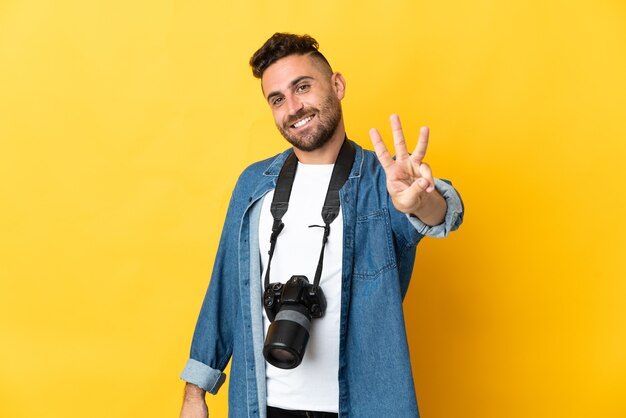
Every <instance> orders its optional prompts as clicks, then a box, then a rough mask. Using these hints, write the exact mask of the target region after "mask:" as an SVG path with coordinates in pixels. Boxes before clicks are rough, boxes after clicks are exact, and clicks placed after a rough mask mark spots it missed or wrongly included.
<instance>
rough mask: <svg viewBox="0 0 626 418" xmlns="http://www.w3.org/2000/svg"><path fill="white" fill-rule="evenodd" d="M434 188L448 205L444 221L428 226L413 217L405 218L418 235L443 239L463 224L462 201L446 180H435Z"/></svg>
mask: <svg viewBox="0 0 626 418" xmlns="http://www.w3.org/2000/svg"><path fill="white" fill-rule="evenodd" d="M435 188H436V189H437V191H438V192H439V193H440V194H441V195H442V196H443V197H444V199H446V203H447V205H448V208H447V211H446V217H445V219H444V221H443V222H442V223H441V224H439V225H435V226H429V225H426V224H425V223H424V222H422V221H420V220H419V219H418V218H416V217H415V216H412V215H409V214H407V215H406V217H407V218H408V220H409V222H411V225H413V227H414V228H415V229H416V230H417V232H419V233H420V234H422V235H427V236H429V237H434V238H445V237H447V236H448V234H449V233H450V232H452V231H454V230H456V229H458V228H459V226H461V223H462V222H463V213H464V207H463V201H462V200H461V196H459V193H458V192H457V191H456V189H455V188H454V187H452V183H450V182H449V181H447V180H442V179H437V178H436V179H435Z"/></svg>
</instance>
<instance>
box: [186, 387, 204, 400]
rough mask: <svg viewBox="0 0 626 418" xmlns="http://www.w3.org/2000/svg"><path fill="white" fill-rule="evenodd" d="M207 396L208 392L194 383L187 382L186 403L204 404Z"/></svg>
mask: <svg viewBox="0 0 626 418" xmlns="http://www.w3.org/2000/svg"><path fill="white" fill-rule="evenodd" d="M205 395H206V391H205V390H204V389H202V388H201V387H199V386H196V385H194V384H193V383H189V382H187V384H186V385H185V401H190V402H193V401H202V402H204V398H205Z"/></svg>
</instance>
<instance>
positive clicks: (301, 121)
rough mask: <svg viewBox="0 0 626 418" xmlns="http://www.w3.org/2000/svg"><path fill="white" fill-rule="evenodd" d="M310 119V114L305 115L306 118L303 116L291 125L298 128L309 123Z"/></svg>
mask: <svg viewBox="0 0 626 418" xmlns="http://www.w3.org/2000/svg"><path fill="white" fill-rule="evenodd" d="M311 119H313V117H312V116H309V117H306V118H304V119H302V120H300V121H298V122H296V123H294V124H293V126H294V128H299V127H301V126H304V125H306V124H307V123H309V121H310V120H311Z"/></svg>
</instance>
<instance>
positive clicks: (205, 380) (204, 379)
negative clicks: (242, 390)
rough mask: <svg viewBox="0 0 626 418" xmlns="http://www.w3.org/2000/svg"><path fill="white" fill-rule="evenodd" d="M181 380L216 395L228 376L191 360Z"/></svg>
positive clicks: (188, 361)
mask: <svg viewBox="0 0 626 418" xmlns="http://www.w3.org/2000/svg"><path fill="white" fill-rule="evenodd" d="M180 378H181V379H183V380H184V381H186V382H189V383H193V384H194V385H196V386H199V387H201V388H202V389H204V390H206V391H207V392H209V393H211V394H213V395H215V394H216V393H217V391H218V390H219V389H220V387H221V386H222V384H223V383H224V381H225V380H226V374H224V373H223V372H221V371H220V370H217V369H213V368H211V367H209V366H207V365H206V364H204V363H202V362H199V361H197V360H194V359H192V358H190V359H189V360H187V364H186V365H185V368H184V369H183V372H182V373H181V375H180Z"/></svg>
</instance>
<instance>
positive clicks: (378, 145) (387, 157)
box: [370, 128, 393, 170]
mask: <svg viewBox="0 0 626 418" xmlns="http://www.w3.org/2000/svg"><path fill="white" fill-rule="evenodd" d="M370 138H371V139H372V145H374V150H375V151H376V157H378V161H380V164H381V165H382V166H383V169H384V170H387V167H389V166H390V165H392V164H393V158H392V157H391V154H389V151H387V147H386V146H385V143H384V142H383V138H382V137H381V136H380V134H379V133H378V130H377V129H376V128H372V129H370Z"/></svg>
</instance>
